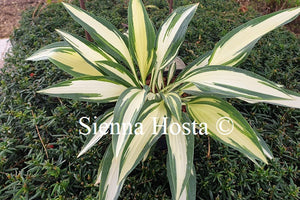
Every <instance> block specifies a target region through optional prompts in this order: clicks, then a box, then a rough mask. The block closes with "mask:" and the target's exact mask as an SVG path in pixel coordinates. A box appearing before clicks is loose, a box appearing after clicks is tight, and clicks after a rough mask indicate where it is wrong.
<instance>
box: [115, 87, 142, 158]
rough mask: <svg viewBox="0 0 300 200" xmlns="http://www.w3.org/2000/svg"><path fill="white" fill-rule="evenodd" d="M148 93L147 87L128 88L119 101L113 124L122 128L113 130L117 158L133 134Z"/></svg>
mask: <svg viewBox="0 0 300 200" xmlns="http://www.w3.org/2000/svg"><path fill="white" fill-rule="evenodd" d="M147 92H148V88H147V87H145V89H140V88H128V89H127V90H125V91H124V92H123V93H122V94H121V95H120V97H119V99H118V101H117V104H116V106H115V109H114V119H113V123H114V124H115V123H116V124H119V126H120V128H118V130H117V131H115V130H112V134H113V136H112V145H113V151H114V154H115V156H116V157H118V156H119V154H120V152H121V151H122V149H123V148H124V145H125V144H126V141H127V139H128V137H129V135H130V134H132V128H133V127H134V125H135V121H136V120H137V118H138V116H139V112H140V110H141V108H142V107H143V105H144V103H145V101H146V95H147Z"/></svg>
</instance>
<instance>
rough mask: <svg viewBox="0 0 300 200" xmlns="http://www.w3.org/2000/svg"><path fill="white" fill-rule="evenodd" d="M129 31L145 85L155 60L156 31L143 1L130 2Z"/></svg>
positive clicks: (130, 44)
mask: <svg viewBox="0 0 300 200" xmlns="http://www.w3.org/2000/svg"><path fill="white" fill-rule="evenodd" d="M128 31H129V32H128V35H129V47H130V51H131V54H132V55H134V58H135V60H136V62H137V65H138V67H139V70H140V73H141V81H142V83H143V84H145V81H146V78H147V75H148V73H149V70H151V66H152V62H153V58H154V44H155V31H154V28H153V25H152V22H151V21H150V19H149V16H148V14H147V12H146V9H145V7H144V5H143V3H142V1H141V0H130V2H129V7H128Z"/></svg>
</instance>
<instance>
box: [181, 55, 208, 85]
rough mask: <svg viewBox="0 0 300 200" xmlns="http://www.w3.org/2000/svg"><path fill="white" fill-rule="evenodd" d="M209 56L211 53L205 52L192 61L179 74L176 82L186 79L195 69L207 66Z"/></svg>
mask: <svg viewBox="0 0 300 200" xmlns="http://www.w3.org/2000/svg"><path fill="white" fill-rule="evenodd" d="M210 55H211V52H207V53H205V54H203V55H202V56H200V57H198V58H197V59H196V60H194V61H193V62H192V63H190V64H189V65H188V66H186V67H185V68H184V69H183V70H182V71H181V72H180V74H179V75H178V76H177V79H176V80H180V79H183V78H185V77H187V76H188V75H189V74H190V73H191V72H193V71H195V70H196V69H199V68H201V67H205V66H207V65H208V60H209V58H210Z"/></svg>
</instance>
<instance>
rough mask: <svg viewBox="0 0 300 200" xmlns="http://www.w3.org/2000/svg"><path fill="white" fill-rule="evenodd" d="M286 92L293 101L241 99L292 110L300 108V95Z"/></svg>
mask: <svg viewBox="0 0 300 200" xmlns="http://www.w3.org/2000/svg"><path fill="white" fill-rule="evenodd" d="M285 92H286V93H287V94H288V95H289V96H290V97H291V99H289V100H253V99H247V98H240V99H241V100H244V101H247V102H248V103H269V104H274V105H279V106H286V107H291V108H300V95H299V94H297V93H295V92H292V91H289V90H285Z"/></svg>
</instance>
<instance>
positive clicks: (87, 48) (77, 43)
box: [57, 30, 136, 86]
mask: <svg viewBox="0 0 300 200" xmlns="http://www.w3.org/2000/svg"><path fill="white" fill-rule="evenodd" d="M57 31H58V33H59V34H60V35H61V36H62V37H63V38H64V39H65V40H66V41H67V42H68V43H69V44H70V45H71V46H72V47H73V48H74V49H75V50H76V51H77V52H78V53H79V54H80V55H82V57H83V58H85V59H86V60H87V61H88V62H89V63H91V64H92V65H93V66H95V67H96V68H98V69H99V70H100V71H101V73H103V74H106V75H107V74H110V75H111V76H112V77H113V78H115V79H116V80H121V81H120V82H127V85H129V86H133V85H136V83H135V82H134V81H133V80H134V78H133V77H131V76H130V75H129V74H130V73H129V72H128V71H127V70H126V68H125V67H123V66H121V65H119V64H117V63H115V60H114V59H113V58H112V57H110V56H109V55H108V54H106V53H105V52H104V51H103V50H102V49H100V48H98V47H97V46H96V45H94V44H93V43H91V42H89V41H87V40H86V39H84V38H80V37H78V36H74V35H72V34H69V33H66V32H64V31H60V30H57ZM114 63H115V64H114Z"/></svg>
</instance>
